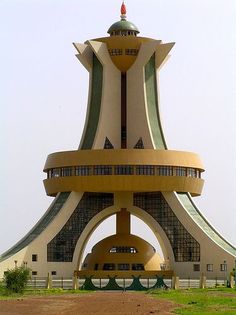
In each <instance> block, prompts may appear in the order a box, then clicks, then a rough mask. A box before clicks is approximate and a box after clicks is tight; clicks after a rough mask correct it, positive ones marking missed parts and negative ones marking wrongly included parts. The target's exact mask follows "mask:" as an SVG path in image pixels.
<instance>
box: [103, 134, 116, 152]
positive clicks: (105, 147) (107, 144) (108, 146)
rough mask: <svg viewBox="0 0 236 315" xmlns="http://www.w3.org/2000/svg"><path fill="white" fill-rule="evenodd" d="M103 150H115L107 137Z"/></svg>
mask: <svg viewBox="0 0 236 315" xmlns="http://www.w3.org/2000/svg"><path fill="white" fill-rule="evenodd" d="M103 149H114V146H113V145H112V143H111V141H110V140H109V139H108V138H107V137H106V139H105V143H104V147H103Z"/></svg>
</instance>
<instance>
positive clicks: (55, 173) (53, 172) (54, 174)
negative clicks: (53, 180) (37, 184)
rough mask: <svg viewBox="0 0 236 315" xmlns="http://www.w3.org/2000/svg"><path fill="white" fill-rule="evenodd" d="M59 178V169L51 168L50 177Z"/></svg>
mask: <svg viewBox="0 0 236 315" xmlns="http://www.w3.org/2000/svg"><path fill="white" fill-rule="evenodd" d="M59 176H61V169H60V168H53V169H52V177H59Z"/></svg>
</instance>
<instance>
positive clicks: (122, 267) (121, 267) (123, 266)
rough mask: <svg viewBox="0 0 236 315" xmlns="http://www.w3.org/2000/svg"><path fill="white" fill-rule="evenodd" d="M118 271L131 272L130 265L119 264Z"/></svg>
mask: <svg viewBox="0 0 236 315" xmlns="http://www.w3.org/2000/svg"><path fill="white" fill-rule="evenodd" d="M118 270H129V264H118Z"/></svg>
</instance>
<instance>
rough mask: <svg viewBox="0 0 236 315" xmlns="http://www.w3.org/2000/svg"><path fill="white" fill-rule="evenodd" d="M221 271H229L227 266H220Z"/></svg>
mask: <svg viewBox="0 0 236 315" xmlns="http://www.w3.org/2000/svg"><path fill="white" fill-rule="evenodd" d="M220 271H227V264H226V263H224V264H220Z"/></svg>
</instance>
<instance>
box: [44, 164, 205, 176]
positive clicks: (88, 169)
mask: <svg viewBox="0 0 236 315" xmlns="http://www.w3.org/2000/svg"><path fill="white" fill-rule="evenodd" d="M89 175H157V176H187V177H195V178H201V171H200V170H199V169H196V168H190V167H182V166H156V165H114V166H112V165H94V166H92V165H82V166H74V167H62V168H52V169H50V170H48V171H47V178H52V177H64V176H89Z"/></svg>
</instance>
